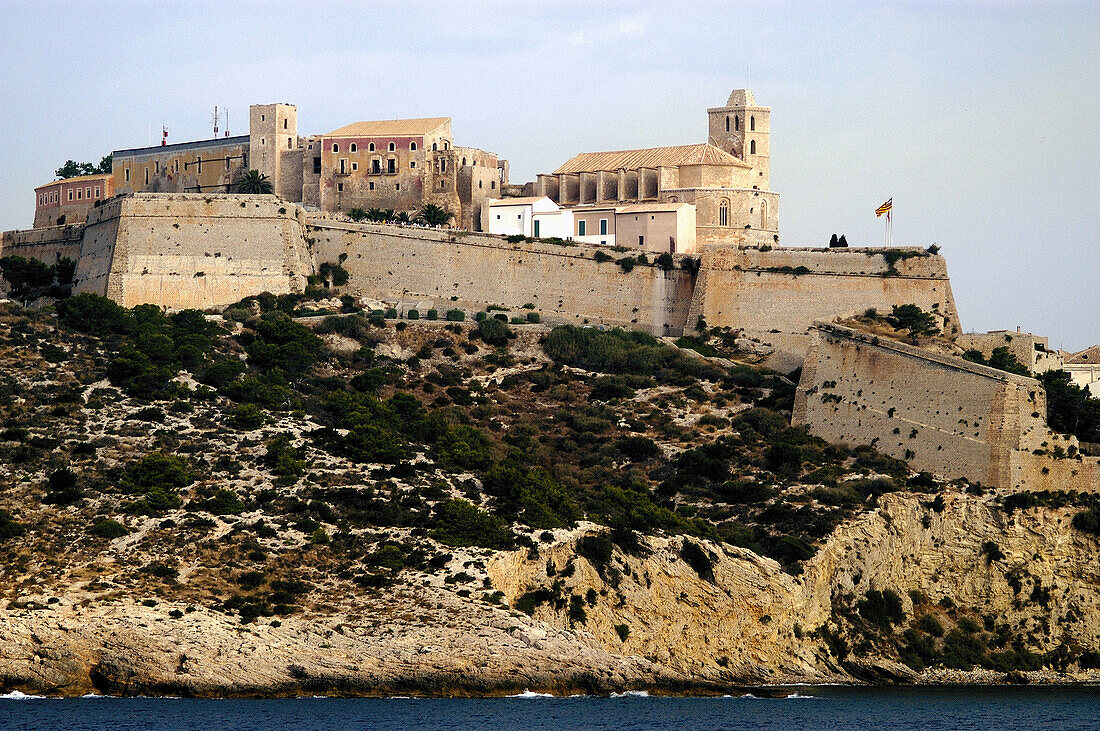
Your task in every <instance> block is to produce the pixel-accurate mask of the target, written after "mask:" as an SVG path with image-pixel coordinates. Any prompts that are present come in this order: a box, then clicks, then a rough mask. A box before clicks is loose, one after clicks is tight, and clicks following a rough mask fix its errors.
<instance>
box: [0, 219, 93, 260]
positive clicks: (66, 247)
mask: <svg viewBox="0 0 1100 731" xmlns="http://www.w3.org/2000/svg"><path fill="white" fill-rule="evenodd" d="M83 233H84V226H83V224H70V225H68V226H50V227H49V228H32V229H27V230H25V231H5V232H4V233H3V234H0V256H21V257H23V258H24V259H37V260H38V261H40V262H42V263H44V264H53V263H54V262H56V261H57V259H58V257H67V258H69V259H72V260H73V261H76V259H77V258H78V257H79V256H80V239H81V236H82V234H83Z"/></svg>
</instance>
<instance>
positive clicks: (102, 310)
mask: <svg viewBox="0 0 1100 731" xmlns="http://www.w3.org/2000/svg"><path fill="white" fill-rule="evenodd" d="M57 316H58V319H59V320H60V321H61V323H62V324H64V325H67V326H68V327H71V328H72V329H74V330H78V331H80V332H83V333H87V334H89V335H96V336H99V337H104V336H107V335H111V334H117V333H123V332H126V331H127V330H128V329H129V327H130V313H129V312H127V311H126V310H125V309H124V308H122V307H120V306H119V305H118V304H116V303H115V302H114V301H112V300H109V299H107V298H106V297H101V296H99V295H97V294H90V293H87V292H84V293H81V294H78V295H76V296H74V297H68V298H66V299H63V300H61V301H60V302H58V303H57Z"/></svg>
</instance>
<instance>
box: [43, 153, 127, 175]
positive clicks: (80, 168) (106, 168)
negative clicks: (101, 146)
mask: <svg viewBox="0 0 1100 731" xmlns="http://www.w3.org/2000/svg"><path fill="white" fill-rule="evenodd" d="M113 159H114V156H113V155H107V156H106V157H104V158H103V159H101V160H100V161H99V164H98V165H93V164H92V163H90V162H76V161H74V160H66V161H65V164H64V165H62V166H61V167H59V168H58V169H57V171H56V172H55V173H54V175H56V176H57V177H58V178H60V179H62V180H65V179H67V178H76V177H79V176H81V175H97V174H101V173H109V172H111V169H112V165H113Z"/></svg>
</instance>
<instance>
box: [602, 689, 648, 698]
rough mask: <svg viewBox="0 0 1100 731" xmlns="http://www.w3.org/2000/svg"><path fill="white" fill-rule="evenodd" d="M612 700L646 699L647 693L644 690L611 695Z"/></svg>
mask: <svg viewBox="0 0 1100 731" xmlns="http://www.w3.org/2000/svg"><path fill="white" fill-rule="evenodd" d="M611 697H612V698H648V697H649V693H647V692H646V691H644V690H627V691H623V692H622V693H612V694H611Z"/></svg>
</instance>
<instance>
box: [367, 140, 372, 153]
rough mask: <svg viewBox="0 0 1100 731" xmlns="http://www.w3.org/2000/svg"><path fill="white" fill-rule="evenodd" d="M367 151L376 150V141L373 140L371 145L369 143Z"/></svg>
mask: <svg viewBox="0 0 1100 731" xmlns="http://www.w3.org/2000/svg"><path fill="white" fill-rule="evenodd" d="M367 152H374V143H373V142H371V143H370V144H369V145H367Z"/></svg>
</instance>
